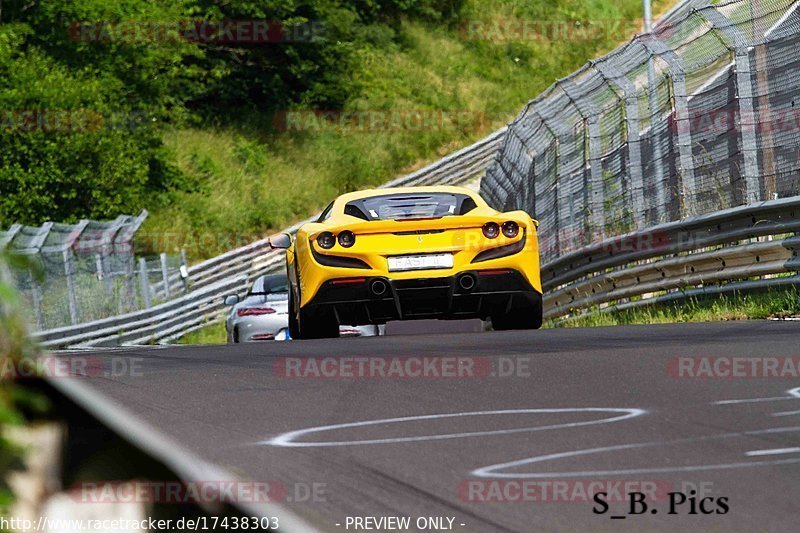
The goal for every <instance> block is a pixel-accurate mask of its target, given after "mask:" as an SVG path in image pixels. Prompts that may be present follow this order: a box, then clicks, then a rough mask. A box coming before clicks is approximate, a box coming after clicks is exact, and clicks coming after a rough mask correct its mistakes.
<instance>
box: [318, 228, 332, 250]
mask: <svg viewBox="0 0 800 533" xmlns="http://www.w3.org/2000/svg"><path fill="white" fill-rule="evenodd" d="M317 244H319V245H320V247H322V248H325V249H326V250H330V249H331V248H333V245H334V244H336V237H334V236H333V233H331V232H330V231H323V232H322V233H320V234H319V235H318V236H317Z"/></svg>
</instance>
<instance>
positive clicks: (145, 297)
mask: <svg viewBox="0 0 800 533" xmlns="http://www.w3.org/2000/svg"><path fill="white" fill-rule="evenodd" d="M139 287H140V288H141V291H142V302H143V303H144V307H145V309H150V307H152V304H151V302H150V280H149V279H148V276H147V261H145V259H144V257H140V258H139Z"/></svg>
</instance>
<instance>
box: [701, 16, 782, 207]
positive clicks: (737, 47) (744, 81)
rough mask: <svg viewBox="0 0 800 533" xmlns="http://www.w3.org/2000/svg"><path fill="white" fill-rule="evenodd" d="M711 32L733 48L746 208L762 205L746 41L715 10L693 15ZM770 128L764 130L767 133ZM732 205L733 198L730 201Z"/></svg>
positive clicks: (728, 21)
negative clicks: (719, 34) (704, 23)
mask: <svg viewBox="0 0 800 533" xmlns="http://www.w3.org/2000/svg"><path fill="white" fill-rule="evenodd" d="M696 12H697V13H699V14H700V16H702V17H703V18H704V19H706V20H707V21H708V22H709V23H710V24H711V26H713V28H714V29H715V30H717V31H719V32H721V33H722V34H723V35H724V36H725V37H726V40H727V41H728V44H727V46H728V49H729V50H730V49H731V46H732V47H733V49H732V51H733V53H734V74H735V76H736V78H735V79H736V96H737V102H738V105H739V109H738V111H739V124H738V128H739V142H740V145H739V149H740V150H741V151H742V163H743V167H744V168H743V174H744V176H742V177H743V178H744V182H745V198H744V203H745V204H751V203H755V202H759V201H761V199H762V197H761V182H760V180H759V178H760V172H759V169H758V143H757V141H756V128H757V127H758V120H757V119H756V116H755V113H754V111H753V99H754V97H753V83H752V79H751V73H752V69H751V67H750V51H749V49H748V48H749V46H748V45H749V41H750V40H749V39H748V38H747V36H746V35H745V34H744V32H743V31H742V30H740V29H739V28H738V27H736V26H735V25H734V24H733V23H732V22H731V21H730V20H729V19H728V18H727V17H726V16H725V15H723V14H722V13H721V12H720V11H719V10H718V9H717V8H716V7H715V6H709V8H708V9H698V10H697V11H696ZM768 129H769V128H767V130H768ZM731 200H732V202H733V203H734V204H735V200H736V198H735V197H733V198H731Z"/></svg>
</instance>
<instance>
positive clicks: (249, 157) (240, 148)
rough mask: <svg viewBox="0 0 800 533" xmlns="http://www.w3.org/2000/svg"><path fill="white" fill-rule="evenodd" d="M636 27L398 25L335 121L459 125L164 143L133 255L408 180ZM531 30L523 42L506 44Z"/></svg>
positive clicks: (230, 120) (199, 131) (222, 128)
mask: <svg viewBox="0 0 800 533" xmlns="http://www.w3.org/2000/svg"><path fill="white" fill-rule="evenodd" d="M670 3H671V2H666V1H662V2H656V4H657V5H656V8H657V9H663V8H664V7H665V6H667V5H668V4H670ZM640 17H641V2H639V0H621V1H619V2H614V3H609V2H575V1H572V0H555V1H552V2H535V1H533V2H520V1H518V0H497V1H492V2H488V1H484V0H468V1H467V2H466V5H465V7H464V8H463V10H462V13H461V22H460V24H456V25H454V26H453V27H449V28H448V27H441V26H429V25H425V24H422V23H419V22H406V23H404V24H402V25H401V27H400V29H399V30H398V32H399V34H398V39H396V40H395V42H390V43H386V44H385V45H383V46H372V47H366V48H364V49H361V50H359V51H358V54H359V61H358V65H359V66H358V69H359V71H358V72H353V74H352V75H353V77H354V79H356V80H357V83H358V85H359V87H360V91H359V92H358V93H357V95H356V96H354V97H351V98H350V99H349V100H348V101H347V102H346V103H345V105H344V111H348V112H349V111H352V112H375V111H377V112H386V113H390V112H392V111H400V112H419V111H432V112H441V111H450V112H464V113H465V116H466V117H467V118H466V119H461V120H457V121H455V123H452V121H442V122H441V123H439V122H436V123H435V125H434V126H423V127H413V126H412V127H410V128H407V127H400V128H386V129H384V128H376V129H371V128H367V129H366V131H363V130H357V128H352V127H350V128H348V127H345V128H339V129H331V128H329V127H315V126H314V122H313V121H310V122H304V123H303V124H302V125H301V127H299V128H294V129H292V128H290V130H291V131H281V128H277V129H276V128H275V127H274V121H275V116H276V114H275V112H273V111H269V112H265V113H264V114H263V115H260V116H258V115H255V116H249V117H223V116H221V117H220V118H219V121H218V123H215V124H204V125H202V126H201V127H197V128H189V129H187V128H184V129H174V130H171V131H169V132H168V133H167V134H166V136H165V143H166V145H167V148H168V150H169V152H170V154H171V156H170V157H171V158H172V160H173V161H174V163H175V164H176V166H177V167H178V169H179V170H180V171H181V174H182V175H183V176H185V180H186V183H185V184H184V187H182V188H181V190H180V191H175V192H173V193H170V194H169V195H168V196H167V197H166V198H163V199H162V202H161V203H160V205H156V206H154V208H153V209H152V210H151V211H152V215H151V217H150V218H149V219H148V221H147V222H146V225H145V227H144V228H143V231H144V232H145V236H144V239H145V240H146V245H145V247H146V246H148V245H150V246H152V247H153V248H155V249H158V250H160V251H166V252H169V253H175V252H177V251H178V249H179V248H181V247H183V248H185V249H186V250H187V252H188V254H189V257H190V260H198V259H202V258H206V257H210V256H213V255H216V254H218V253H221V252H223V251H225V250H228V249H230V248H231V247H233V246H236V245H242V244H245V243H248V242H251V241H253V240H254V239H256V238H260V237H262V236H264V235H265V234H268V233H270V232H272V231H274V230H277V229H280V228H283V227H286V226H287V225H290V224H291V223H293V222H295V221H297V220H300V219H302V218H304V217H306V216H309V215H310V214H312V213H313V212H315V211H317V210H319V209H321V208H322V207H324V206H325V205H326V204H327V202H328V201H330V199H331V198H332V197H334V196H336V195H338V194H340V193H343V192H347V191H350V190H354V189H359V188H365V187H369V186H374V185H378V184H380V183H384V182H386V181H387V180H389V179H390V178H392V177H395V176H397V175H399V174H402V173H405V172H409V171H412V170H414V169H416V168H419V167H421V166H422V165H423V164H424V163H425V162H430V161H433V160H435V159H437V158H439V157H441V156H442V155H445V154H447V153H450V152H452V151H454V150H455V149H457V148H460V147H462V146H465V145H467V144H469V143H471V142H473V141H475V140H477V139H479V138H481V137H482V136H485V135H486V134H488V133H489V132H491V131H493V130H494V129H496V128H498V127H500V126H501V125H503V124H505V123H506V122H508V121H509V120H511V119H512V118H513V117H514V116H515V115H516V114H517V112H518V110H519V109H521V108H522V106H523V105H524V104H525V103H526V102H527V101H529V100H530V99H532V98H533V97H535V96H536V95H537V94H539V93H540V92H542V91H543V90H544V89H546V88H547V87H548V86H549V85H550V84H551V83H553V81H555V79H557V78H559V77H563V76H565V75H567V74H569V73H570V72H572V71H574V70H575V69H576V68H578V67H579V66H581V65H582V64H583V63H584V62H586V61H587V60H588V59H590V58H592V57H596V56H598V55H599V54H602V53H604V52H606V51H609V50H611V49H612V48H614V47H615V46H616V45H618V44H619V43H620V42H621V41H624V40H625V39H627V38H629V37H630V36H631V35H632V34H633V33H634V32H635V31H639V29H640V22H639V19H640ZM532 21H533V22H535V24H532V25H529V26H528V27H529V30H530V31H529V32H528V33H523V34H522V35H519V34H518V33H515V30H514V29H513V28H515V27H516V28H519V27H522V26H519V25H521V24H525V23H526V22H528V23H531V22H532ZM574 21H584V22H582V23H578V24H577V27H576V23H575V22H574ZM539 23H543V25H537V24H539ZM513 24H518V26H513ZM581 24H582V25H581ZM508 28H512V29H508ZM295 111H297V110H295ZM300 111H302V112H304V113H308V112H313V111H314V110H308V109H306V110H300ZM278 114H280V110H279V111H278ZM303 116H307V115H303Z"/></svg>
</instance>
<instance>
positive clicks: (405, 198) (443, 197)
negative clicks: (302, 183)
mask: <svg viewBox="0 0 800 533" xmlns="http://www.w3.org/2000/svg"><path fill="white" fill-rule="evenodd" d="M475 207H476V205H475V200H473V199H472V198H471V197H470V196H468V195H466V194H455V193H427V194H426V193H406V194H386V195H381V196H371V197H369V198H362V199H359V200H353V201H351V202H348V203H347V205H346V206H345V213H347V214H348V215H352V216H356V217H358V218H363V219H364V220H404V219H415V218H440V217H445V216H454V215H463V214H465V213H467V212H468V211H471V210H472V209H474V208H475Z"/></svg>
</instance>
